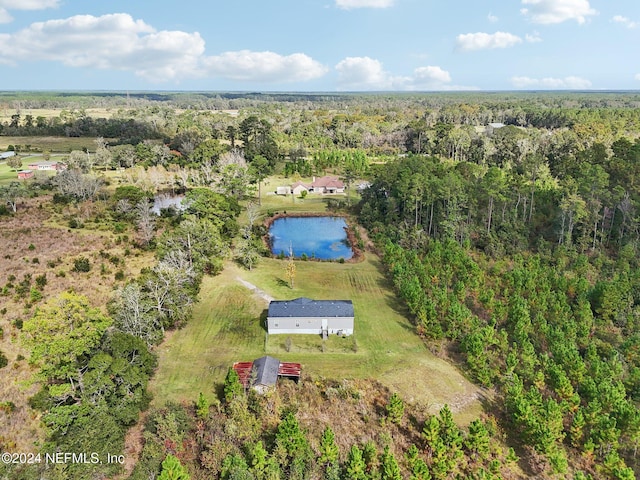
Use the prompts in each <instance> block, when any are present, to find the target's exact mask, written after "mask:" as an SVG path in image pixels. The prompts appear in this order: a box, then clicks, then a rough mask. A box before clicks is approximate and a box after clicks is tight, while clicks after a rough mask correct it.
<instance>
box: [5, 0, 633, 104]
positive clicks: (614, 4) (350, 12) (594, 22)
mask: <svg viewBox="0 0 640 480" xmlns="http://www.w3.org/2000/svg"><path fill="white" fill-rule="evenodd" d="M639 46H640V2H639V1H638V0H509V1H506V0H449V1H442V0H271V1H265V0H233V1H225V2H215V1H211V0H208V1H201V0H182V1H175V0H154V1H153V2H143V1H131V0H128V1H121V0H109V1H101V2H97V1H87V0H0V65H1V66H2V70H3V73H2V75H1V76H0V89H2V90H28V89H32V90H78V89H81V90H218V91H247V90H250V91H330V92H331V91H379V90H384V91H432V90H443V91H445V90H472V89H474V90H476V89H477V90H543V89H552V90H563V89H578V90H584V89H593V90H601V89H607V90H609V89H611V90H629V89H633V90H636V89H640V49H639Z"/></svg>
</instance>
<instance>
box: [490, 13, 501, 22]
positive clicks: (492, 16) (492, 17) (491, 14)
mask: <svg viewBox="0 0 640 480" xmlns="http://www.w3.org/2000/svg"><path fill="white" fill-rule="evenodd" d="M487 20H489V21H490V22H491V23H496V22H497V21H498V20H499V18H498V17H496V16H495V15H494V14H493V13H490V14H489V15H487Z"/></svg>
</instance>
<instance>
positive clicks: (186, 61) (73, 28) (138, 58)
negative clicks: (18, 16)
mask: <svg viewBox="0 0 640 480" xmlns="http://www.w3.org/2000/svg"><path fill="white" fill-rule="evenodd" d="M0 1H1V0H0ZM25 61H51V62H59V63H62V64H63V65H67V66H71V67H85V68H95V69H102V70H122V71H131V72H134V73H135V74H136V75H138V76H140V77H144V78H145V79H147V80H150V81H153V82H158V83H159V82H167V81H174V82H175V81H179V80H181V79H185V78H196V77H203V76H206V75H210V76H218V77H224V78H230V79H235V80H246V81H265V82H266V81H272V82H291V81H303V80H309V79H312V78H317V77H319V76H321V75H323V74H324V73H325V72H326V70H327V69H326V67H323V66H322V65H320V64H319V63H318V62H316V61H315V60H313V59H312V58H310V57H308V56H306V55H304V54H302V53H295V54H293V55H288V56H282V55H278V54H276V53H272V52H249V51H242V52H226V53H222V54H220V55H217V56H210V57H207V56H206V55H205V42H204V40H203V39H202V37H201V36H200V34H199V33H198V32H193V33H188V32H182V31H177V30H173V31H168V30H163V31H156V30H155V29H154V28H153V27H152V26H151V25H148V24H146V23H145V22H144V21H142V20H134V19H133V18H132V17H131V16H130V15H128V14H124V13H116V14H111V15H103V16H101V17H94V16H91V15H77V16H74V17H70V18H66V19H61V20H49V21H46V22H38V23H33V24H31V25H30V26H29V27H27V28H25V29H23V30H20V31H18V32H16V33H12V34H0V63H5V64H18V63H19V62H25Z"/></svg>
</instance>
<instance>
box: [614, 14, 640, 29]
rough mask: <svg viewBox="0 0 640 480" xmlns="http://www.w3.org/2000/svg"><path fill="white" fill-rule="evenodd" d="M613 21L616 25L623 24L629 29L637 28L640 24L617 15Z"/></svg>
mask: <svg viewBox="0 0 640 480" xmlns="http://www.w3.org/2000/svg"><path fill="white" fill-rule="evenodd" d="M612 20H613V21H614V22H616V23H621V24H622V25H624V26H625V27H627V28H636V27H637V26H638V25H639V24H638V22H634V21H633V20H631V19H629V18H627V17H623V16H622V15H616V16H615V17H613V18H612Z"/></svg>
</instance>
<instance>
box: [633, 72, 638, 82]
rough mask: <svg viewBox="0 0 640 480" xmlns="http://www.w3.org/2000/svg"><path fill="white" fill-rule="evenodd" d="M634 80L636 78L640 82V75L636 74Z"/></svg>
mask: <svg viewBox="0 0 640 480" xmlns="http://www.w3.org/2000/svg"><path fill="white" fill-rule="evenodd" d="M633 78H635V79H636V80H638V81H640V73H636V76H635V77H633Z"/></svg>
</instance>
